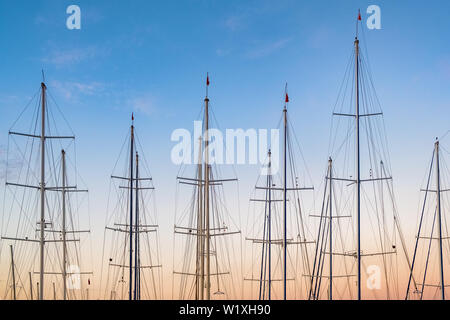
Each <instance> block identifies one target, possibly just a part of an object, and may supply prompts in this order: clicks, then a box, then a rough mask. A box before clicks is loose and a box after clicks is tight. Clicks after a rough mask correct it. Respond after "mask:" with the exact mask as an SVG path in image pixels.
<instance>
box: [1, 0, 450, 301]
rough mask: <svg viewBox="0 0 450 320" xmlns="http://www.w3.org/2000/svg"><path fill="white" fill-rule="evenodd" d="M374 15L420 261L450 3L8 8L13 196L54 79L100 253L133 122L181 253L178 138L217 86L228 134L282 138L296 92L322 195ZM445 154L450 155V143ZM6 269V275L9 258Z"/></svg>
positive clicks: (377, 64)
mask: <svg viewBox="0 0 450 320" xmlns="http://www.w3.org/2000/svg"><path fill="white" fill-rule="evenodd" d="M71 4H76V5H78V6H79V7H80V8H81V19H82V20H81V21H82V22H81V30H68V29H67V28H66V19H67V17H68V14H66V8H67V7H68V6H69V5H71ZM372 4H376V5H378V6H380V8H381V30H369V29H367V28H365V30H364V35H365V39H364V41H365V42H366V43H364V44H363V46H365V47H367V51H368V53H369V58H370V65H371V70H372V75H373V78H374V81H375V88H376V90H377V93H378V96H379V98H380V102H381V106H382V108H383V111H384V119H385V124H386V132H387V136H388V141H389V148H390V154H391V162H392V163H391V167H392V173H393V177H394V181H395V184H394V185H395V187H396V190H395V192H396V196H397V201H398V206H399V214H400V217H401V219H402V220H403V221H404V222H405V225H404V231H405V234H406V237H407V239H408V246H409V247H410V248H412V244H413V241H414V232H415V228H416V218H417V214H418V211H417V208H418V204H419V189H420V187H421V183H422V181H423V176H424V174H425V172H426V169H427V166H428V164H429V160H430V158H431V153H432V151H433V142H434V139H435V137H438V136H442V135H444V134H445V133H446V132H447V131H448V130H449V129H450V90H449V89H450V85H449V84H450V41H449V31H450V13H449V12H450V2H449V1H446V0H440V1H438V0H435V1H434V0H433V1H423V0H422V1H400V0H397V1H392V0H391V1H357V0H346V1H343V0H341V1H337V0H333V1H324V0H320V1H298V0H278V1H268V0H255V1H252V0H249V1H235V0H232V1H229V0H227V1H225V0H189V1H180V0H176V1H175V0H171V1H147V0H142V1H138V0H129V1H111V0H108V1H106V0H95V1H92V0H90V1H88V0H84V1H83V0H74V1H65V0H59V1H56V0H39V1H28V0H18V1H1V2H0V39H2V51H1V56H2V58H1V59H0V70H1V75H2V76H1V77H0V110H1V116H0V164H1V165H2V167H1V168H0V170H1V172H2V174H1V186H0V191H1V194H2V195H3V188H4V175H3V172H4V170H5V168H4V163H5V159H6V146H7V142H8V130H9V128H10V127H11V125H12V124H13V122H14V120H15V119H16V118H17V117H18V115H19V113H20V112H21V111H22V109H23V108H24V106H25V105H26V104H27V102H28V101H29V100H30V98H31V97H32V95H33V94H34V93H35V92H36V91H37V90H38V89H39V86H40V82H41V80H42V74H41V70H42V69H43V70H44V71H45V78H46V83H47V86H48V88H49V91H50V92H51V93H52V95H53V96H54V97H55V99H56V101H57V102H58V105H59V106H60V107H61V109H62V112H63V113H64V115H65V117H66V118H67V119H68V121H69V123H70V126H71V127H72V129H73V131H74V132H75V134H76V137H77V162H78V171H79V174H80V175H81V176H82V177H83V179H84V181H85V182H86V184H87V186H88V188H89V190H90V199H91V203H90V211H91V213H90V214H91V219H92V230H93V235H92V236H93V239H94V241H98V242H99V243H101V241H102V236H103V227H104V221H105V211H106V204H107V199H106V191H105V190H107V189H108V186H109V177H110V175H111V171H112V169H113V167H114V163H115V160H116V158H117V156H118V154H119V151H120V148H121V146H122V141H123V139H124V138H125V135H126V133H127V130H128V128H129V125H130V118H131V113H132V112H134V114H135V118H136V120H135V125H136V127H137V129H138V132H139V136H140V139H141V142H142V144H143V147H144V149H145V155H146V158H147V162H148V163H149V165H150V170H151V173H152V175H153V179H154V182H155V186H156V188H157V199H158V203H157V208H158V216H159V220H160V225H161V227H160V228H161V243H162V247H163V250H162V252H165V251H166V252H170V249H171V247H172V229H173V223H174V221H173V220H174V199H175V198H174V195H173V194H174V188H175V178H176V175H177V171H178V167H177V166H176V165H174V164H172V162H171V159H170V152H171V149H172V147H173V146H174V143H173V142H172V141H170V136H171V133H172V131H173V130H175V129H177V128H186V129H188V130H192V129H193V121H194V120H198V119H197V116H198V114H199V112H200V110H201V107H202V103H203V98H204V94H205V80H206V73H207V72H209V75H210V81H211V85H210V87H209V95H210V98H211V101H212V103H213V106H214V113H215V117H216V118H217V119H218V122H219V123H220V126H221V128H243V129H248V128H267V129H270V128H275V127H276V125H277V121H278V119H279V117H280V114H281V110H282V106H283V98H284V97H283V92H284V85H285V82H288V86H289V96H290V99H291V103H290V112H291V113H290V114H291V121H292V123H293V124H294V125H295V126H296V133H297V136H298V137H299V139H300V140H301V143H302V148H303V153H304V155H305V159H306V162H307V163H308V167H309V169H310V171H311V175H312V178H313V181H314V183H316V184H317V185H319V181H321V179H322V178H323V175H324V172H325V168H326V165H327V159H328V155H327V146H328V139H329V127H330V118H331V112H332V108H333V105H334V102H335V99H336V96H337V94H338V90H339V85H340V84H341V81H342V77H343V74H344V71H345V67H346V63H347V61H348V58H349V56H350V54H351V52H352V49H353V40H354V32H355V18H356V16H357V10H358V8H360V9H361V13H362V15H363V20H364V19H365V18H366V17H367V14H366V8H367V7H368V6H369V5H372ZM442 144H443V146H446V148H447V150H450V135H447V138H446V139H444V140H443V141H442ZM258 172H259V167H258V166H256V165H255V166H247V165H246V166H242V167H239V166H237V176H238V177H239V179H240V192H241V196H240V201H241V212H242V215H245V214H246V211H245V210H246V209H247V204H248V198H249V196H250V193H251V192H252V188H253V186H254V183H255V181H256V178H257V176H258ZM320 191H321V190H320ZM0 258H1V259H2V262H1V265H2V267H5V263H6V265H7V263H8V261H9V260H8V258H7V255H6V254H5V253H4V252H3V253H2V256H1V257H0ZM171 261H172V256H171V255H170V254H168V255H167V256H164V257H163V264H165V265H167V270H166V272H165V274H167V275H170V272H171V267H172V265H171ZM96 263H97V262H96ZM0 288H3V284H2V283H0ZM166 296H167V297H170V292H169V293H167V294H166Z"/></svg>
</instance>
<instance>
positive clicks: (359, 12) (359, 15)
mask: <svg viewBox="0 0 450 320" xmlns="http://www.w3.org/2000/svg"><path fill="white" fill-rule="evenodd" d="M358 21H361V11H360V10H359V9H358V19H357V20H356V36H355V40H357V39H358Z"/></svg>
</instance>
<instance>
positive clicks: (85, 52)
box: [41, 46, 106, 67]
mask: <svg viewBox="0 0 450 320" xmlns="http://www.w3.org/2000/svg"><path fill="white" fill-rule="evenodd" d="M105 53H106V52H105V51H104V50H100V49H99V48H98V47H96V46H90V47H87V48H71V49H64V50H62V49H54V50H52V51H50V53H49V54H47V55H46V56H44V57H43V58H42V59H41V60H42V62H44V63H49V64H53V65H55V66H57V67H60V66H67V65H73V64H76V63H79V62H82V61H84V60H87V59H92V58H96V57H98V56H101V55H103V54H105Z"/></svg>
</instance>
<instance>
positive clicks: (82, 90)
mask: <svg viewBox="0 0 450 320" xmlns="http://www.w3.org/2000/svg"><path fill="white" fill-rule="evenodd" d="M50 88H51V89H53V90H55V91H56V92H57V93H58V94H59V95H61V96H62V97H64V98H65V99H67V100H78V98H79V97H80V96H82V95H84V96H92V95H99V94H101V93H102V91H103V90H104V88H105V85H104V84H103V83H101V82H89V83H81V82H75V81H64V82H61V81H51V82H50Z"/></svg>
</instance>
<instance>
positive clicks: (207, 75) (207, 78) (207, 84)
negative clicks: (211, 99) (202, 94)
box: [206, 72, 209, 98]
mask: <svg viewBox="0 0 450 320" xmlns="http://www.w3.org/2000/svg"><path fill="white" fill-rule="evenodd" d="M208 87H209V73H208V72H207V73H206V98H208Z"/></svg>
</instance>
